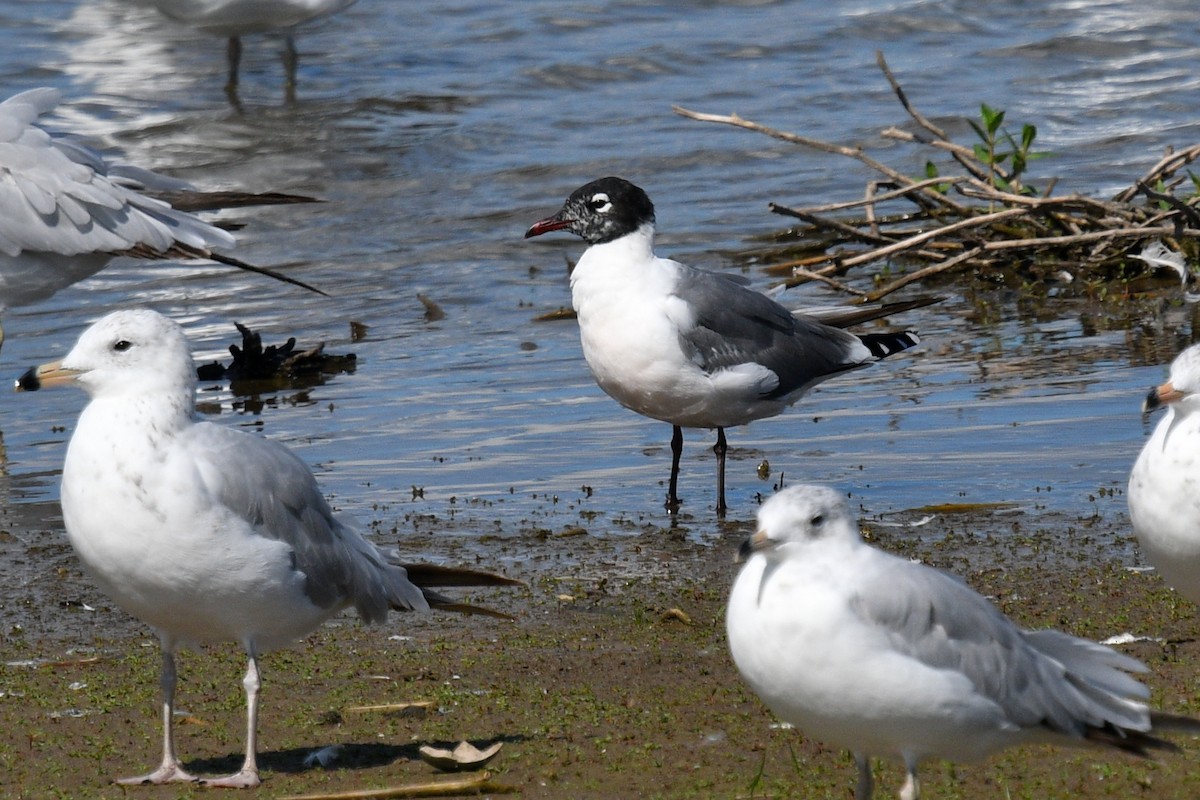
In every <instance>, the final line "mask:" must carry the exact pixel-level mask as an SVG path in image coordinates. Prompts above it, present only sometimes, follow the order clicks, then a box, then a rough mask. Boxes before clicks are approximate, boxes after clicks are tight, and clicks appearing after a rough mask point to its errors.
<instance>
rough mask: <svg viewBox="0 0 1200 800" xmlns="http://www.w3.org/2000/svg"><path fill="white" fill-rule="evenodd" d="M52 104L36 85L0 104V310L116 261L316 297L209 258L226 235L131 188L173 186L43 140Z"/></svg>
mask: <svg viewBox="0 0 1200 800" xmlns="http://www.w3.org/2000/svg"><path fill="white" fill-rule="evenodd" d="M59 100H60V94H59V92H58V90H56V89H47V88H42V89H30V90H29V91H25V92H21V93H20V94H16V95H13V96H12V97H10V98H8V99H7V100H5V101H4V102H3V103H0V312H2V311H3V310H4V309H5V308H11V307H14V306H21V305H27V304H29V303H35V302H37V301H39V300H44V299H46V298H47V297H50V296H51V295H53V294H54V293H55V292H57V291H58V290H60V289H63V288H65V287H67V286H70V285H71V284H73V283H77V282H79V281H81V280H83V279H84V278H87V277H89V276H91V275H94V274H95V273H97V272H99V271H100V270H101V269H103V268H104V266H105V265H106V264H108V262H109V261H111V260H112V259H114V258H116V257H117V256H132V257H134V258H145V259H176V258H184V259H195V258H200V259H210V260H214V261H220V262H223V263H226V264H230V265H232V266H236V267H239V268H241V269H247V270H250V271H252V272H259V273H262V274H265V275H269V276H270V277H272V278H276V279H278V280H282V281H286V282H288V283H291V284H295V285H297V286H301V287H303V288H305V289H309V290H311V291H319V290H317V289H314V288H313V287H311V286H309V285H308V284H306V283H303V282H301V281H298V280H296V279H294V278H289V277H287V276H286V275H281V274H279V273H277V272H275V271H274V270H268V269H263V268H262V267H256V266H253V265H251V264H247V263H245V262H243V261H238V260H237V259H233V258H229V257H228V256H222V255H220V254H218V253H214V252H213V250H212V249H211V248H230V247H233V245H234V238H233V236H232V235H231V234H230V233H229V232H228V231H224V230H221V229H220V228H217V227H215V226H213V225H209V224H208V223H207V222H204V221H203V220H201V219H200V218H199V217H195V216H193V215H191V214H188V213H185V212H182V211H178V210H176V209H174V208H172V207H171V206H170V205H169V204H167V203H166V202H163V201H161V200H157V199H155V198H152V197H149V196H147V195H146V194H143V193H142V192H140V191H139V188H141V187H142V186H143V184H144V183H145V182H147V181H151V182H155V183H157V184H159V185H162V186H164V187H165V186H170V187H173V188H178V187H179V186H180V185H181V183H180V182H177V181H172V180H170V179H167V178H165V177H164V176H161V175H156V174H155V173H152V172H149V171H148V170H142V169H137V168H134V167H114V166H113V165H111V164H108V163H107V162H105V160H104V159H103V158H102V157H101V156H100V155H99V154H98V153H96V152H94V151H92V150H89V149H88V148H86V147H83V146H81V145H79V144H77V143H74V142H71V141H69V140H66V139H63V138H57V137H52V136H51V135H50V134H49V133H47V132H46V131H45V130H44V129H43V128H41V127H40V126H39V125H38V124H37V122H36V120H37V118H38V117H39V116H41V115H43V114H48V113H49V112H51V111H53V110H54V108H55V106H57V105H58V103H59ZM322 294H323V292H322ZM3 341H4V334H3V328H0V343H3Z"/></svg>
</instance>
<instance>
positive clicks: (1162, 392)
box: [1142, 344, 1200, 411]
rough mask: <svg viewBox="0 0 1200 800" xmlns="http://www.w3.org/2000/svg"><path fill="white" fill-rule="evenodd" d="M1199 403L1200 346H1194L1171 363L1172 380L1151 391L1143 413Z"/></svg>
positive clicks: (1143, 405)
mask: <svg viewBox="0 0 1200 800" xmlns="http://www.w3.org/2000/svg"><path fill="white" fill-rule="evenodd" d="M1197 403H1200V344H1194V345H1192V346H1191V347H1189V348H1187V349H1186V350H1184V351H1183V352H1182V353H1180V354H1179V355H1177V356H1176V357H1175V360H1174V361H1172V362H1171V376H1170V378H1169V379H1168V380H1167V382H1166V383H1164V384H1162V385H1161V386H1156V387H1154V388H1153V389H1151V390H1150V394H1148V395H1146V400H1145V402H1144V403H1142V411H1153V410H1154V409H1156V408H1158V407H1159V406H1164V405H1169V406H1172V407H1181V408H1186V407H1191V406H1194V405H1196V404H1197Z"/></svg>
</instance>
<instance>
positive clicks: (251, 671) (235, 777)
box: [201, 649, 262, 789]
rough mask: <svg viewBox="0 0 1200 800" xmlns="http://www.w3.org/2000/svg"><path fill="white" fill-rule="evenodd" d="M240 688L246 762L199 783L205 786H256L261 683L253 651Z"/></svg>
mask: <svg viewBox="0 0 1200 800" xmlns="http://www.w3.org/2000/svg"><path fill="white" fill-rule="evenodd" d="M242 686H243V687H244V688H245V689H246V760H245V761H244V762H243V763H242V768H241V769H240V770H238V771H237V772H235V773H233V774H232V775H227V776H226V777H224V778H207V779H205V780H203V781H201V783H202V784H203V785H205V786H221V787H225V788H231V789H249V788H252V787H254V786H258V785H259V783H260V782H261V781H259V778H258V761H257V759H258V690H259V688H260V687H261V686H262V682H261V681H260V680H259V679H258V659H257V658H256V657H255V654H254V650H253V649H252V650H251V651H250V661H249V663H248V664H247V665H246V676H245V677H244V678H242Z"/></svg>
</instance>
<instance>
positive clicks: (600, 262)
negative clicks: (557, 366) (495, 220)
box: [525, 177, 918, 514]
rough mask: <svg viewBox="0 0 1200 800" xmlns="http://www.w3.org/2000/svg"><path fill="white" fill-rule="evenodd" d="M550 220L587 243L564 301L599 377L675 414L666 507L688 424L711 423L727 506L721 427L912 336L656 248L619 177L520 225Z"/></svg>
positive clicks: (638, 204) (622, 393)
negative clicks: (809, 305)
mask: <svg viewBox="0 0 1200 800" xmlns="http://www.w3.org/2000/svg"><path fill="white" fill-rule="evenodd" d="M557 230H568V231H570V232H571V233H574V234H575V235H577V236H579V237H581V238H582V239H583V240H584V241H585V242H587V243H588V245H589V247H588V248H587V250H586V251H584V253H583V255H582V256H581V257H580V259H579V262H578V263H577V264H576V265H575V268H574V269H573V270H572V272H571V302H572V304H573V305H574V307H575V311H576V312H577V314H578V317H579V336H580V340H581V341H582V343H583V355H584V358H585V359H587V363H588V367H589V368H590V369H591V371H592V375H593V376H594V377H595V379H596V383H598V384H599V385H600V388H601V389H603V390H604V391H605V392H606V393H607V394H608V395H609V396H610V397H612V398H613V399H614V400H616V401H617V402H618V403H620V404H621V405H623V406H625V407H626V408H628V409H631V410H633V411H636V412H637V413H639V414H643V415H645V416H647V417H651V418H653V419H657V420H662V421H663V422H669V423H671V425H672V426H674V427H673V432H672V437H671V479H670V482H669V484H668V489H667V502H666V505H667V508H668V509H670V510H671V511H672V512H674V511H676V510H677V509H678V508H679V495H678V493H677V486H678V479H679V458H680V455H681V453H682V450H683V428H716V429H717V443H716V446H715V447H713V452H714V453H716V456H717V507H716V510H717V513H718V514H724V513H725V510H726V504H725V452H726V450H727V445H726V441H725V429H726V428H728V427H732V426H735V425H745V424H746V423H748V422H751V421H753V420H756V419H762V418H764V417H773V416H775V415H776V414H779V413H780V412H782V411H783V410H784V409H785V408H787V407H788V406H790V405H791V404H792V403H795V402H796V401H797V400H799V399H800V398H801V397H802V396H803V395H804V393H805V392H807V391H808V390H809V389H811V388H812V387H813V386H816V385H817V384H818V383H820V382H821V381H824V380H826V379H828V378H831V377H833V376H834V375H838V374H840V373H843V372H847V371H849V370H852V369H857V368H859V367H863V366H866V365H867V364H870V363H872V362H874V361H878V360H879V359H881V358H884V357H886V356H889V355H892V354H893V353H898V352H900V351H901V350H905V349H907V348H909V347H912V346H913V345H915V344H917V342H918V338H917V336H916V334H914V333H912V332H910V331H904V332H901V333H872V334H866V335H863V336H859V335H856V334H853V333H849V332H847V331H844V330H842V327H841V325H840V324H839V320H838V318H837V317H836V316H830V317H828V318H826V319H825V320H823V321H821V320H818V319H816V318H814V317H811V316H805V315H797V314H793V313H792V312H790V311H789V310H788V309H786V308H784V307H783V306H781V305H780V304H779V303H776V302H775V301H774V300H772V299H770V298H769V297H767V296H766V295H764V294H762V293H761V292H757V291H754V290H753V289H750V288H748V287H747V286H746V281H745V279H743V278H741V277H740V276H733V275H726V274H722V273H718V272H709V271H707V270H702V269H696V268H694V267H689V266H687V265H686V264H681V263H679V262H678V261H670V260H668V259H665V258H659V257H658V256H656V255H655V254H654V205H653V204H652V203H651V202H650V198H649V197H647V196H646V193H645V192H644V191H642V190H641V189H640V188H638V187H637V186H634V185H633V184H632V183H630V182H629V181H627V180H624V179H622V178H613V177H609V178H601V179H599V180H596V181H592V182H591V183H588V184H586V185H584V186H581V187H580V188H578V189H576V190H575V191H574V192H573V193H572V194H571V196H570V197H568V198H567V201H566V203H565V204H564V205H563V207H562V208H561V209H560V210H559V211H558V213H556V214H555V215H554V216H552V217H547V218H546V219H543V220H541V221H539V222H536V223H534V224H533V225H532V226H531V227H530V228H529V230H528V231H526V232H525V237H526V238H529V237H531V236H540V235H541V234H543V233H549V232H550V231H557ZM854 311H857V309H854ZM846 324H849V323H846Z"/></svg>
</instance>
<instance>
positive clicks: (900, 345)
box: [858, 331, 921, 358]
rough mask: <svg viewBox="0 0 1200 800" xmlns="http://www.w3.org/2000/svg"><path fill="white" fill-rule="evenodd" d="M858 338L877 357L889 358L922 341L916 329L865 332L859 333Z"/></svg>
mask: <svg viewBox="0 0 1200 800" xmlns="http://www.w3.org/2000/svg"><path fill="white" fill-rule="evenodd" d="M858 338H859V340H861V341H862V343H863V344H865V345H866V346H867V349H868V350H870V351H871V355H873V356H875V358H887V357H888V356H891V355H895V354H896V353H899V352H902V351H904V350H907V349H908V348H910V347H915V346H916V345H918V344H920V343H921V337H920V336H918V335H917V332H916V331H901V332H899V333H865V334H859V336H858Z"/></svg>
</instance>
